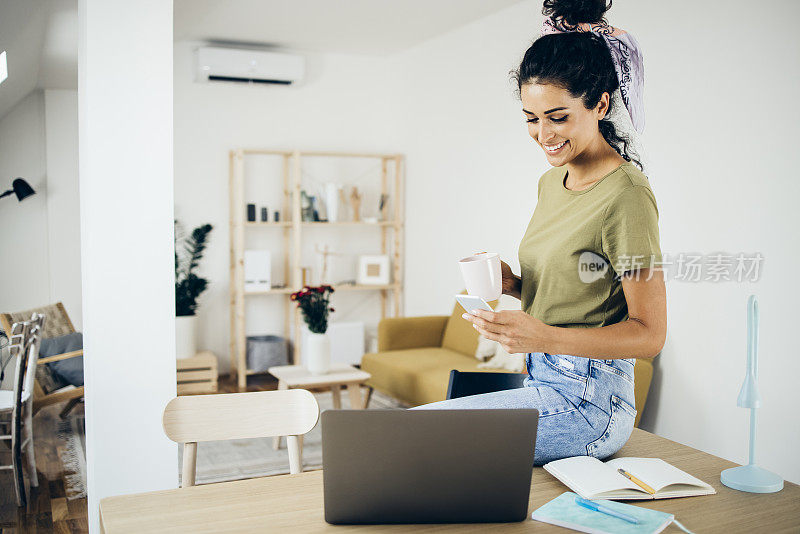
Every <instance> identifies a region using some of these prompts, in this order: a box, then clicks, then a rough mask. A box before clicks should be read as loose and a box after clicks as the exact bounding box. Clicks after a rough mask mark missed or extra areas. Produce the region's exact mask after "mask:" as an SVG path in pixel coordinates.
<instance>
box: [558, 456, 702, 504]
mask: <svg viewBox="0 0 800 534" xmlns="http://www.w3.org/2000/svg"><path fill="white" fill-rule="evenodd" d="M544 468H545V470H546V471H547V472H548V473H550V474H551V475H553V476H554V477H556V478H557V479H558V480H560V481H561V482H563V483H564V484H566V485H567V486H568V487H569V488H570V489H571V490H572V491H574V492H575V493H577V494H578V495H580V496H581V497H583V498H584V499H669V498H672V497H690V496H694V495H709V494H712V493H716V490H715V489H714V488H712V487H711V486H709V485H708V484H706V483H705V482H703V481H702V480H698V479H697V478H695V477H693V476H692V475H690V474H688V473H686V472H684V471H681V470H680V469H678V468H677V467H675V466H673V465H670V464H668V463H667V462H665V461H664V460H662V459H661V458H615V459H613V460H609V461H607V462H605V463H603V462H601V461H600V460H598V459H597V458H594V457H592V456H573V457H571V458H564V459H561V460H555V461H553V462H550V463H547V464H545V465H544ZM619 468H622V469H624V470H625V471H627V472H628V473H630V474H632V475H633V476H635V477H636V478H638V479H639V480H641V481H642V482H644V483H645V484H647V485H648V486H650V487H651V488H653V489H654V490H655V492H656V493H655V495H651V494H650V493H648V492H647V491H645V490H644V489H642V488H641V487H639V486H637V485H636V484H634V483H633V482H632V481H631V480H629V479H627V478H626V477H624V476H623V475H621V474H620V473H619V472H617V469H619Z"/></svg>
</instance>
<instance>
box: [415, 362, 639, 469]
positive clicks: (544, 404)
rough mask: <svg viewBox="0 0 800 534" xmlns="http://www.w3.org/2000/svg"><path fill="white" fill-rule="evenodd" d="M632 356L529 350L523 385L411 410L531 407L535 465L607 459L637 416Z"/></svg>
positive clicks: (618, 445)
mask: <svg viewBox="0 0 800 534" xmlns="http://www.w3.org/2000/svg"><path fill="white" fill-rule="evenodd" d="M634 362H635V360H633V359H614V360H595V359H591V358H583V357H580V356H570V355H568V354H547V353H544V352H530V353H528V354H527V355H526V358H525V363H526V366H527V370H528V376H527V377H525V380H524V387H522V388H518V389H510V390H505V391H495V392H492V393H484V394H481V395H471V396H469V397H461V398H457V399H451V400H445V401H440V402H433V403H430V404H423V405H422V406H417V407H415V408H411V409H412V410H449V409H483V408H535V409H537V410H539V428H538V430H537V433H536V448H535V451H534V452H535V454H534V465H542V464H545V463H547V462H550V461H553V460H558V459H560V458H566V457H569V456H587V455H588V456H594V457H595V458H600V459H603V458H606V457H608V456H611V455H612V454H614V453H615V452H617V451H618V450H619V449H620V448H622V446H623V445H624V444H625V443H626V442H627V441H628V438H629V437H630V435H631V432H632V431H633V422H634V419H635V417H636V408H635V406H636V401H635V399H634V389H633V367H634Z"/></svg>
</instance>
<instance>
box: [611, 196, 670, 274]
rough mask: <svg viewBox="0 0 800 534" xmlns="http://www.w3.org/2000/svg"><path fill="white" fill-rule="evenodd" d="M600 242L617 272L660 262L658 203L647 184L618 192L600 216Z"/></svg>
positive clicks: (643, 267)
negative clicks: (603, 214)
mask: <svg viewBox="0 0 800 534" xmlns="http://www.w3.org/2000/svg"><path fill="white" fill-rule="evenodd" d="M601 245H602V250H603V254H605V256H606V258H607V259H608V261H609V263H610V264H611V267H612V269H614V272H615V273H616V274H617V275H619V276H621V275H622V274H623V273H624V272H626V271H630V270H635V269H645V268H648V267H654V268H658V267H660V266H661V262H662V258H661V245H660V242H659V234H658V207H657V205H656V199H655V196H653V192H652V191H651V190H650V188H649V187H646V186H643V185H632V186H630V187H628V188H626V189H624V190H623V191H622V192H620V194H619V195H617V197H616V198H615V199H614V201H613V202H612V203H611V204H610V205H609V206H608V209H607V211H606V215H605V218H604V219H603V226H602V230H601Z"/></svg>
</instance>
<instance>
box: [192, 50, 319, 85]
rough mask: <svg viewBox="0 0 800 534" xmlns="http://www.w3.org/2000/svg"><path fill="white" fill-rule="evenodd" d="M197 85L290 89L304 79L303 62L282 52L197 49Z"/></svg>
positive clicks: (301, 57)
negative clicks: (218, 83)
mask: <svg viewBox="0 0 800 534" xmlns="http://www.w3.org/2000/svg"><path fill="white" fill-rule="evenodd" d="M196 56H197V76H196V80H197V81H200V82H207V81H224V82H243V83H265V84H282V85H289V84H292V83H295V82H299V81H300V80H302V79H303V74H304V73H305V58H304V57H303V56H300V55H296V54H287V53H285V52H266V51H264V50H248V49H243V48H221V47H212V46H206V47H200V48H198V49H197V52H196Z"/></svg>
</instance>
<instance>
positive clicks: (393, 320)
mask: <svg viewBox="0 0 800 534" xmlns="http://www.w3.org/2000/svg"><path fill="white" fill-rule="evenodd" d="M448 318H449V316H447V315H427V316H423V317H389V318H386V319H382V320H381V321H380V322H379V323H378V352H383V351H385V350H402V349H413V348H421V347H440V346H441V345H442V334H443V332H444V328H445V324H446V323H447V320H448ZM462 320H463V319H462Z"/></svg>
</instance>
